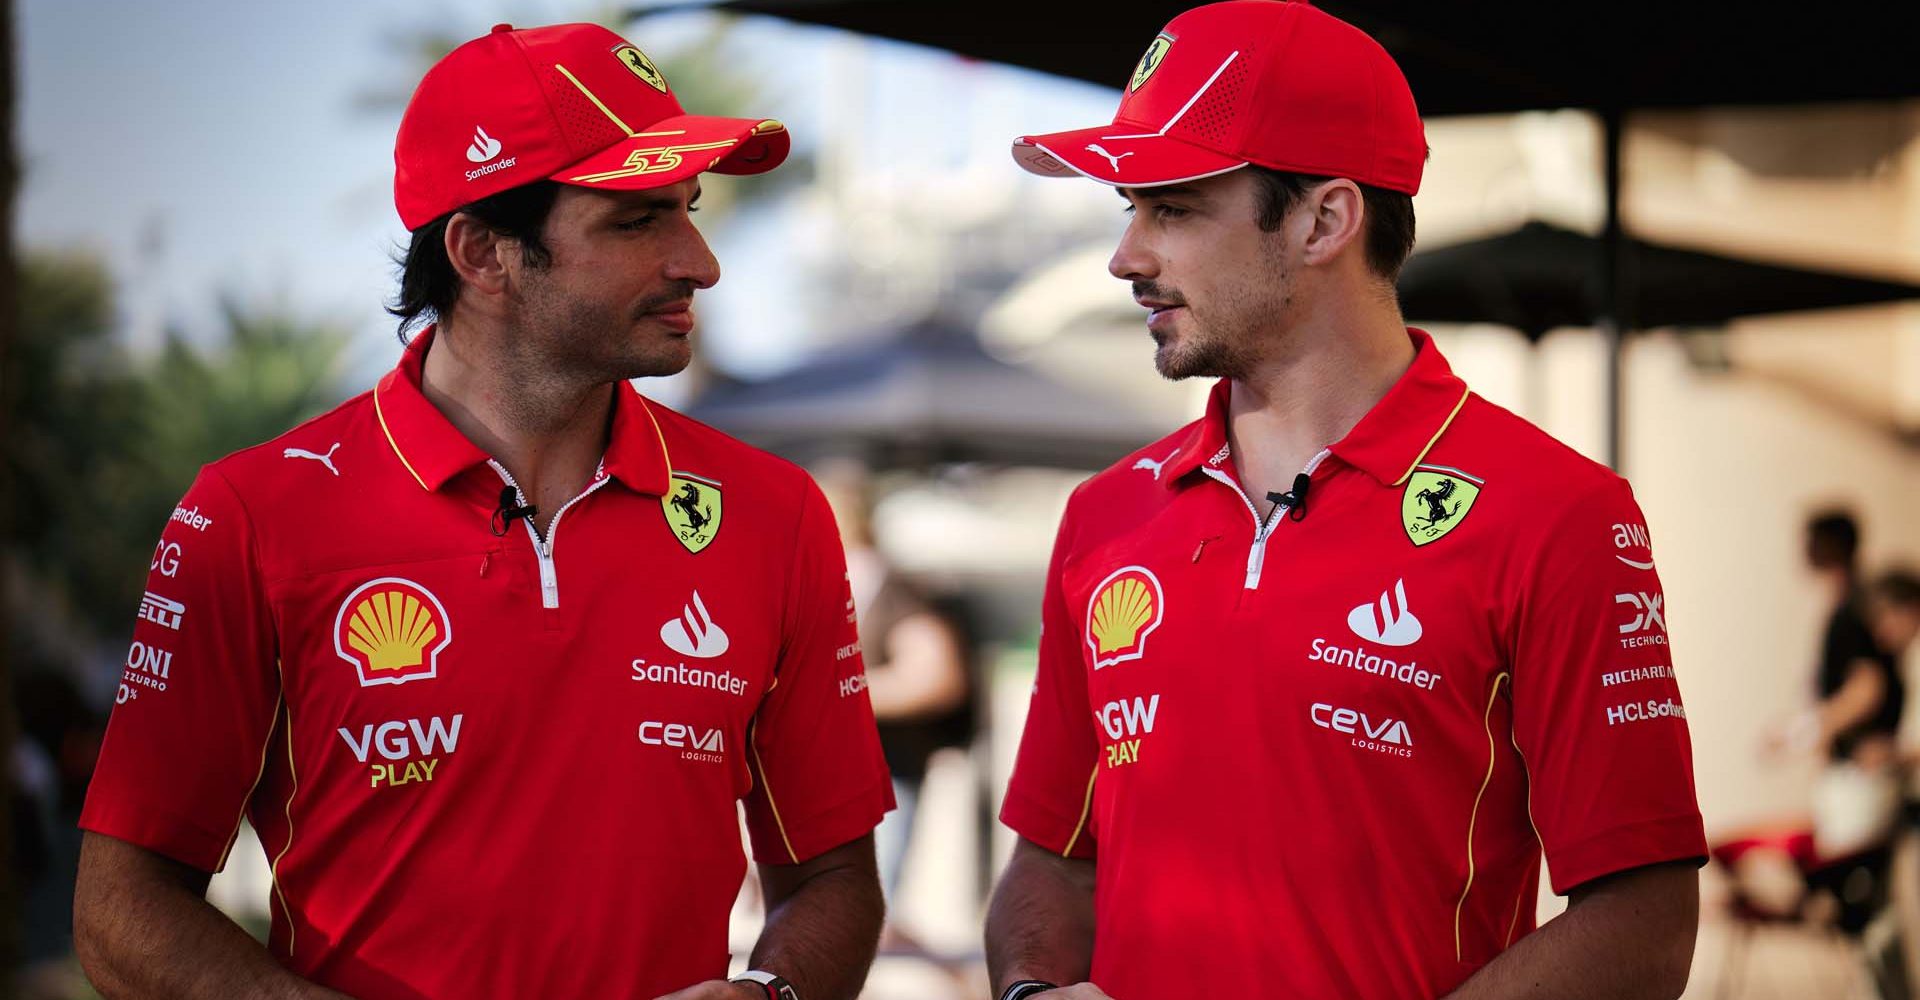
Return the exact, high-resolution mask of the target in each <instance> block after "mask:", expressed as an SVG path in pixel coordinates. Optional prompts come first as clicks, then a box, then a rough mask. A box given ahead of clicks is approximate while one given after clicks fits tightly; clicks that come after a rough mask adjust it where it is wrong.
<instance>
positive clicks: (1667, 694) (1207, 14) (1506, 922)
mask: <svg viewBox="0 0 1920 1000" xmlns="http://www.w3.org/2000/svg"><path fill="white" fill-rule="evenodd" d="M1014 157H1015V159H1017V160H1018V161H1019V162H1020V163H1021V164H1022V165H1023V166H1025V167H1026V168H1027V169H1029V170H1031V171H1034V172H1036V173H1040V174H1045V175H1052V176H1071V175H1081V176H1085V177H1089V178H1091V179H1093V180H1096V181H1100V182H1101V183H1105V184H1109V185H1112V186H1114V187H1116V188H1118V189H1119V193H1120V195H1121V197H1122V198H1123V199H1124V200H1125V201H1126V203H1127V208H1128V211H1129V212H1130V213H1132V219H1131V220H1130V222H1129V224H1128V227H1127V231H1126V235H1125V236H1124V237H1123V239H1122V240H1121V243H1120V246H1119V249H1118V250H1117V251H1116V252H1115V253H1114V255H1113V259H1112V261H1111V263H1110V265H1109V270H1111V271H1112V272H1113V274H1114V276H1116V277H1118V278H1120V279H1121V280H1123V281H1127V282H1130V283H1131V284H1132V285H1133V292H1134V297H1135V299H1136V300H1137V301H1138V302H1139V303H1140V304H1141V305H1142V306H1144V307H1145V308H1147V309H1148V310H1149V311H1150V312H1149V315H1148V317H1147V328H1148V330H1149V332H1151V334H1152V335H1153V338H1154V341H1155V343H1156V344H1157V345H1158V352H1157V354H1156V357H1155V361H1156V364H1157V366H1158V367H1159V369H1160V371H1161V373H1162V374H1164V375H1166V376H1167V377H1169V378H1189V377H1196V376H1206V377H1213V378H1217V379H1219V383H1218V385H1217V386H1216V387H1215V389H1214V392H1213V394H1212V399H1211V403H1210V405H1209V407H1208V410H1207V413H1206V415H1205V416H1204V417H1202V418H1201V419H1200V420H1198V421H1196V422H1195V423H1193V424H1191V425H1189V426H1187V427H1186V428H1184V429H1182V430H1180V431H1178V432H1176V433H1175V434H1173V435H1171V436H1169V437H1167V438H1165V439H1163V440H1161V441H1159V442H1157V443H1155V444H1152V445H1150V446H1148V447H1146V448H1144V449H1142V450H1141V451H1139V452H1137V453H1136V454H1134V455H1131V456H1128V457H1127V458H1126V459H1123V460H1122V461H1121V462H1120V463H1119V464H1117V465H1115V466H1113V467H1112V468H1111V469H1108V470H1107V471H1106V472H1103V473H1101V474H1100V475H1098V476H1095V477H1094V478H1092V479H1091V480H1089V481H1088V482H1086V483H1085V484H1083V485H1082V486H1081V487H1080V488H1079V489H1078V490H1077V491H1076V493H1075V494H1074V496H1073V498H1072V500H1071V502H1070V503H1069V505H1068V508H1067V513H1066V516H1065V518H1064V519H1063V521H1062V523H1061V527H1060V532H1059V537H1058V541H1057V543H1056V546H1055V549H1054V555H1053V561H1052V565H1051V568H1050V569H1049V571H1048V577H1047V588H1046V597H1045V607H1044V610H1043V615H1044V632H1043V635H1042V639H1041V647H1040V667H1039V677H1038V682H1037V683H1036V685H1035V688H1034V693H1033V698H1032V704H1031V708H1030V711H1029V715H1028V721H1027V728H1026V734H1025V736H1024V738H1023V740H1022V743H1021V747H1020V754H1019V757H1018V759H1017V762H1016V765H1015V768H1014V774H1013V779H1012V783H1011V785H1010V787H1009V788H1008V791H1007V796H1006V802H1005V805H1004V807H1003V810H1002V813H1001V816H1002V819H1003V820H1004V821H1005V822H1006V823H1007V824H1008V825H1009V826H1011V827H1012V828H1013V829H1014V830H1015V831H1016V832H1017V833H1018V834H1019V835H1020V839H1019V841H1018V842H1017V844H1016V847H1015V850H1014V855H1013V858H1012V860H1011V861H1010V862H1009V864H1008V867H1007V870H1006V872H1005V874H1004V875H1003V876H1002V878H1001V881H1000V885H999V887H998V889H997V890H996V892H995V896H994V900H993V904H992V908H991V912H990V914H989V917H988V923H987V949H988V960H989V964H990V966H991V970H992V975H993V981H994V985H995V987H996V989H997V990H998V991H1000V995H1002V996H1004V997H1007V998H1009V1000H1020V998H1025V997H1031V996H1035V995H1039V996H1046V997H1060V998H1063V1000H1065V998H1090V997H1104V996H1108V995H1111V996H1113V997H1118V998H1120V1000H1157V998H1163V997H1252V996H1271V997H1315V998H1332V997H1339V998H1342V1000H1410V998H1432V997H1441V996H1446V997H1453V998H1460V1000H1466V998H1516V997H1553V998H1559V1000H1567V998H1582V997H1606V998H1614V1000H1617V998H1623V997H1676V996H1678V995H1679V994H1680V992H1681V990H1682V988H1683V987H1684V985H1685V983H1686V979H1687V973H1688V966H1689V964H1690V961H1691V956H1692V951H1693V940H1694V933H1695V926H1696V921H1697V909H1698V892H1697V886H1696V876H1695V871H1694V869H1695V867H1696V866H1697V865H1698V864H1699V863H1700V859H1701V858H1702V857H1703V856H1704V855H1705V853H1706V847H1705V843H1704V839H1703V836H1702V831H1701V821H1700V814H1699V810H1698V806H1697V805H1696V802H1695V799H1694V792H1693V778H1692V766H1691V751H1690V746H1689V742H1688V736H1687V728H1686V723H1685V721H1684V720H1685V717H1686V711H1685V709H1684V708H1683V707H1682V704H1681V701H1680V693H1679V689H1678V687H1677V686H1676V684H1675V681H1674V669H1673V665H1672V660H1671V659H1669V657H1668V652H1667V650H1668V646H1667V631H1666V608H1665V600H1664V597H1663V595H1662V592H1661V587H1660V580H1659V576H1658V574H1657V572H1656V570H1655V568H1654V560H1653V555H1652V552H1651V549H1650V548H1649V544H1650V543H1649V537H1648V534H1647V529H1646V527H1645V520H1644V518H1643V516H1642V515H1641V513H1640V510H1639V508H1638V506H1637V505H1636V504H1635V502H1634V499H1633V496H1632V493H1631V491H1630V490H1629V489H1628V487H1627V484H1626V483H1625V481H1623V480H1621V479H1620V478H1619V477H1618V476H1615V475H1614V474H1612V473H1611V472H1609V471H1608V470H1607V469H1605V468H1603V467H1601V466H1599V465H1596V464H1594V463H1592V462H1590V461H1587V460H1586V459H1584V458H1582V457H1580V456H1579V455H1577V454H1575V453H1574V452H1573V451H1572V450H1571V449H1569V448H1566V447H1565V446H1563V445H1561V444H1559V443H1558V442H1555V441H1554V440H1552V439H1551V438H1549V437H1547V436H1546V435H1545V434H1544V433H1542V432H1540V431H1539V430H1538V429H1536V428H1534V427H1532V426H1531V425H1529V424H1527V423H1526V422H1525V421H1523V420H1521V419H1520V418H1518V417H1516V416H1514V415H1513V414H1511V413H1509V412H1507V411H1505V410H1502V409H1500V408H1499V407H1497V406H1495V405H1493V404H1492V403H1489V402H1487V401H1485V400H1484V399H1481V398H1480V397H1478V396H1476V395H1474V394H1473V393H1472V392H1471V391H1470V390H1469V389H1468V388H1467V387H1466V385H1465V384H1464V383H1463V382H1462V381H1461V380H1460V379H1459V378H1458V377H1457V376H1455V375H1454V374H1452V372H1451V371H1450V370H1449V369H1448V367H1447V363H1446V361H1445V360H1444V359H1443V358H1442V357H1441V355H1440V352H1439V350H1438V349H1437V348H1436V347H1435V345H1434V343H1433V341H1432V340H1431V338H1429V337H1428V336H1427V335H1426V334H1425V333H1423V332H1420V331H1417V330H1410V329H1408V328H1407V327H1406V326H1405V325H1404V322H1403V321H1402V319H1401V316H1400V313H1399V309H1398V307H1397V304H1396V302H1395V295H1394V277H1395V275H1396V273H1397V272H1398V270H1399V267H1400V265H1401V263H1402V262H1403V261H1404V260H1405V258H1406V256H1407V254H1408V252H1409V251H1410V250H1411V248H1412V244H1413V205H1412V198H1411V196H1412V195H1413V194H1414V193H1415V192H1416V191H1417V189H1418V187H1419V183H1420V175H1421V169H1422V166H1423V164H1424V162H1425V157H1426V142H1425V137H1424V133H1423V131H1422V127H1421V123H1420V118H1419V114H1418V112H1417V110H1416V109H1415V106H1414V101H1413V96H1412V94H1411V92H1410V91H1409V90H1408V87H1407V84H1406V81H1405V79H1404V78H1403V77H1402V75H1401V73H1400V71H1399V68H1398V67H1397V66H1395V65H1394V63H1393V61H1392V59H1391V58H1390V57H1389V56H1388V55H1387V53H1386V52H1385V50H1383V49H1382V48H1381V47H1380V46H1379V45H1378V44H1376V43H1375V42H1374V41H1373V40H1372V39H1370V38H1368V37H1367V36H1366V35H1365V34H1363V33H1361V32H1360V31H1358V30H1356V29H1354V28H1352V27H1351V26H1349V25H1346V24H1344V23H1342V22H1340V21H1338V20H1336V19H1334V18H1333V17H1330V16H1328V15H1327V14H1325V13H1322V12H1321V11H1319V10H1316V9H1314V8H1313V7H1311V6H1308V5H1306V4H1302V3H1278V2H1272V0H1240V2H1232V3H1218V4H1212V5H1209V6H1205V7H1200V8H1196V9H1194V10H1191V11H1188V12H1187V13H1185V14H1183V15H1181V16H1180V17H1178V18H1175V19H1174V20H1173V22H1172V23H1170V24H1168V25H1167V27H1166V30H1164V31H1163V32H1161V33H1160V34H1159V36H1158V37H1156V38H1155V39H1154V40H1153V42H1152V44H1151V45H1150V46H1149V47H1148V49H1147V52H1146V55H1145V56H1144V57H1143V58H1142V59H1141V60H1140V63H1139V65H1138V67H1137V68H1136V69H1135V71H1134V73H1133V76H1132V78H1131V79H1130V80H1129V81H1128V83H1127V87H1126V93H1125V96H1124V97H1123V98H1122V101H1121V104H1120V109H1119V112H1118V114H1117V115H1116V116H1115V119H1114V121H1113V122H1112V124H1108V125H1100V126H1097V127H1094V128H1089V129H1082V130H1079V131H1074V132H1064V133H1058V134H1054V135H1042V136H1030V137H1026V138H1022V139H1020V140H1019V141H1018V142H1017V143H1016V144H1015V146H1014ZM1543 851H1544V854H1545V857H1546V861H1547V866H1548V869H1549V871H1550V873H1551V875H1552V881H1553V887H1554V889H1555V891H1557V892H1560V893H1563V894H1566V895H1568V896H1570V897H1571V901H1570V906H1569V908H1568V910H1567V912H1566V913H1565V915H1563V916H1561V917H1559V918H1558V919H1555V920H1553V921H1551V922H1550V923H1548V924H1547V925H1545V926H1544V927H1540V928H1538V929H1536V928H1535V926H1534V906H1535V897H1536V894H1537V892H1538V881H1539V872H1540V859H1541V855H1542V852H1543ZM1055 984H1076V985H1069V986H1065V987H1064V988H1062V987H1061V986H1056V985H1055Z"/></svg>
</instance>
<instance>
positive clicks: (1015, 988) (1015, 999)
mask: <svg viewBox="0 0 1920 1000" xmlns="http://www.w3.org/2000/svg"><path fill="white" fill-rule="evenodd" d="M1059 988H1060V987H1058V986H1056V985H1054V984H1053V983H1048V982H1042V981H1041V980H1038V979H1022V980H1020V981H1019V982H1017V983H1014V984H1013V985H1012V986H1009V987H1007V991H1006V992H1005V993H1002V994H1000V1000H1026V998H1027V997H1030V996H1033V995H1034V994H1036V993H1045V992H1046V991H1048V990H1057V989H1059Z"/></svg>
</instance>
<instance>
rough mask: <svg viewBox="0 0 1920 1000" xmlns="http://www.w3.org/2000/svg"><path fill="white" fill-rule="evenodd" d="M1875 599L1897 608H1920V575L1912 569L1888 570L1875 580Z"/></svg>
mask: <svg viewBox="0 0 1920 1000" xmlns="http://www.w3.org/2000/svg"><path fill="white" fill-rule="evenodd" d="M1873 599H1874V600H1875V601H1877V602H1879V603H1881V604H1887V605H1891V606H1893V607H1897V608H1920V576H1915V575H1914V573H1913V571H1912V570H1906V569H1892V570H1888V571H1886V572H1885V573H1882V574H1880V576H1879V577H1878V578H1877V579H1875V580H1874V581H1873Z"/></svg>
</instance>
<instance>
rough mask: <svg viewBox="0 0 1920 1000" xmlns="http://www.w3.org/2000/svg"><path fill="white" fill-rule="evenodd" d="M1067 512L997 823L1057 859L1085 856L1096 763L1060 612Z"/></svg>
mask: <svg viewBox="0 0 1920 1000" xmlns="http://www.w3.org/2000/svg"><path fill="white" fill-rule="evenodd" d="M1075 496H1076V498H1077V497H1078V494H1077V493H1076V494H1075ZM1073 507H1074V505H1073V503H1071V502H1069V503H1068V505H1067V513H1066V515H1065V516H1064V517H1062V518H1061V521H1060V531H1059V534H1058V535H1057V536H1056V537H1055V539H1054V543H1053V559H1052V562H1051V563H1050V565H1049V566H1048V567H1047V589H1046V596H1045V598H1044V599H1043V603H1042V605H1041V610H1040V664H1039V670H1038V674H1037V676H1036V677H1035V678H1034V684H1033V697H1032V699H1031V700H1030V701H1029V703H1028V708H1027V727H1026V732H1025V733H1024V734H1023V735H1022V736H1021V738H1020V754H1019V756H1018V757H1017V758H1016V759H1015V761H1014V765H1013V778H1012V780H1011V781H1010V782H1009V783H1008V785H1007V798H1006V801H1005V802H1004V803H1003V804H1002V805H1001V807H1000V821H1001V822H1002V823H1005V824H1006V825H1007V826H1008V827H1010V828H1011V829H1012V830H1013V831H1014V832H1015V833H1018V834H1019V835H1020V836H1022V837H1025V838H1026V839H1028V840H1031V841H1033V842H1034V843H1036V844H1039V845H1040V846H1041V847H1044V848H1046V849H1047V850H1050V851H1053V852H1055V853H1056V854H1063V855H1066V856H1068V857H1076V858H1091V857H1093V856H1094V834H1093V829H1092V826H1093V815H1092V813H1093V776H1094V775H1095V774H1096V773H1097V772H1096V770H1095V769H1096V768H1097V767H1098V765H1099V752H1100V737H1099V734H1098V733H1097V732H1095V730H1094V725H1093V709H1092V707H1091V706H1090V705H1089V703H1088V700H1087V666H1086V661H1085V659H1084V657H1083V655H1082V651H1083V650H1084V649H1085V646H1084V644H1083V643H1082V642H1081V635H1080V628H1079V623H1078V621H1077V620H1076V619H1075V617H1074V616H1073V615H1072V614H1069V613H1068V611H1067V598H1066V593H1065V590H1064V584H1063V581H1062V573H1063V570H1064V568H1065V566H1066V563H1067V561H1068V560H1069V559H1070V558H1071V557H1072V555H1073V542H1072V537H1073V518H1074V514H1073Z"/></svg>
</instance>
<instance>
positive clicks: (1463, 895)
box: [1435, 407, 1513, 962]
mask: <svg viewBox="0 0 1920 1000" xmlns="http://www.w3.org/2000/svg"><path fill="white" fill-rule="evenodd" d="M1458 409H1459V408H1458V407H1455V410H1456V411H1457V410H1458ZM1448 419H1449V420H1451V419H1452V418H1448ZM1442 429H1443V430H1444V429H1445V428H1442ZM1435 436H1436V437H1437V436H1438V435H1435ZM1512 677H1513V675H1512V674H1508V673H1504V672H1503V673H1501V674H1500V675H1499V676H1497V677H1495V678H1494V679H1493V691H1492V692H1491V693H1489V694H1488V695H1487V710H1486V713H1485V714H1484V716H1483V717H1482V721H1481V725H1482V728H1484V729H1485V730H1486V732H1487V776H1486V777H1485V778H1482V779H1481V780H1480V791H1479V792H1478V793H1476V794H1475V795H1474V797H1473V812H1472V813H1470V814H1468V816H1467V884H1466V885H1465V886H1463V887H1461V889H1460V901H1459V902H1458V903H1456V904H1454V907H1453V959H1454V961H1456V962H1459V961H1464V959H1463V958H1462V950H1461V947H1460V918H1461V915H1462V914H1463V913H1465V912H1466V909H1467V894H1468V893H1470V892H1472V891H1473V875H1474V870H1473V828H1474V824H1476V823H1478V822H1479V820H1480V800H1481V799H1482V798H1484V797H1485V796H1486V794H1487V786H1488V785H1491V784H1493V762H1494V744H1493V703H1494V701H1495V700H1496V699H1498V698H1499V697H1500V685H1501V684H1503V683H1507V682H1510V681H1511V679H1512Z"/></svg>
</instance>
